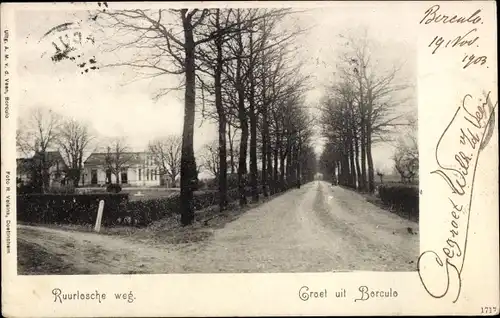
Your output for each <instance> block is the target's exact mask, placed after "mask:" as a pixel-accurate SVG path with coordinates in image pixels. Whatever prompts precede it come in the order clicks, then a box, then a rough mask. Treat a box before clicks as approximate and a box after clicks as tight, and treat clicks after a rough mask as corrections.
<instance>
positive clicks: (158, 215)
mask: <svg viewBox="0 0 500 318" xmlns="http://www.w3.org/2000/svg"><path fill="white" fill-rule="evenodd" d="M237 198H238V191H237V190H230V191H228V201H234V200H236V199H237ZM218 203H219V193H218V192H217V191H195V192H194V200H193V207H194V210H201V209H204V208H208V207H210V206H214V205H217V204H218ZM177 214H180V195H175V196H171V197H168V198H159V199H149V200H138V201H131V202H129V203H128V204H127V216H126V217H125V219H124V220H123V221H124V222H125V223H127V224H132V225H137V226H145V225H148V224H150V223H152V222H154V221H156V220H159V219H162V218H164V217H168V216H173V215H177Z"/></svg>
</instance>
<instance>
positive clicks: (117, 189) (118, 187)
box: [106, 183, 122, 193]
mask: <svg viewBox="0 0 500 318" xmlns="http://www.w3.org/2000/svg"><path fill="white" fill-rule="evenodd" d="M120 191H122V187H121V185H119V184H116V183H111V184H109V185H108V186H107V187H106V192H112V193H119V192H120Z"/></svg>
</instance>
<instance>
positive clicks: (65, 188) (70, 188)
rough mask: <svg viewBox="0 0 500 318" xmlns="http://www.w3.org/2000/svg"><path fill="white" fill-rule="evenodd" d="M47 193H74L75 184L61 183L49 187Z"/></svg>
mask: <svg viewBox="0 0 500 318" xmlns="http://www.w3.org/2000/svg"><path fill="white" fill-rule="evenodd" d="M47 193H51V194H73V193H75V186H74V185H72V184H67V185H62V186H58V187H50V188H49V189H47Z"/></svg>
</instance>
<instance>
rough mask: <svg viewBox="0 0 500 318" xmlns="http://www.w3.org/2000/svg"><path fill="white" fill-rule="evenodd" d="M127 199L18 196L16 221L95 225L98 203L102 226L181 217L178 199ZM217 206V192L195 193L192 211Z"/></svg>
mask: <svg viewBox="0 0 500 318" xmlns="http://www.w3.org/2000/svg"><path fill="white" fill-rule="evenodd" d="M260 192H261V187H259V193H260ZM249 193H250V189H249V188H247V189H246V194H247V196H248V195H249ZM227 195H228V201H229V202H231V201H236V200H238V198H239V192H238V189H232V190H229V191H228V193H227ZM128 196H129V194H128V193H118V194H116V193H81V194H24V195H18V196H17V217H18V220H19V221H21V222H28V223H44V224H95V220H96V217H97V209H98V206H99V201H100V200H104V202H105V204H104V212H103V220H102V224H103V225H104V226H111V225H117V224H124V225H135V226H146V225H148V224H150V223H152V222H154V221H156V220H159V219H162V218H164V217H169V216H173V215H177V214H180V195H174V196H171V197H168V198H158V199H149V200H138V201H130V202H129V201H128ZM218 203H219V193H218V191H215V190H209V191H195V192H194V200H193V208H194V210H195V211H196V210H201V209H204V208H208V207H210V206H214V205H217V204H218Z"/></svg>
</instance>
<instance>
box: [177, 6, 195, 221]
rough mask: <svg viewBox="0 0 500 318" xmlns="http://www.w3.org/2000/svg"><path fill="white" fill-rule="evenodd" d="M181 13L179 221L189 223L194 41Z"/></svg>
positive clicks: (191, 209) (192, 173)
mask: <svg viewBox="0 0 500 318" xmlns="http://www.w3.org/2000/svg"><path fill="white" fill-rule="evenodd" d="M186 12H187V10H186V11H185V12H184V14H183V27H184V40H185V43H184V53H185V60H184V63H185V65H184V66H185V77H186V78H185V82H186V84H185V85H186V87H185V93H184V127H183V131H182V150H181V195H180V202H181V223H182V225H184V226H185V225H189V224H191V223H192V222H193V220H194V207H193V192H194V190H195V187H196V180H197V177H198V176H197V175H196V174H197V171H196V161H195V157H194V150H193V137H194V119H195V105H196V104H195V103H196V71H195V70H196V69H195V42H194V37H193V26H192V24H191V20H190V19H189V18H188V17H187V16H186V14H185V13H186Z"/></svg>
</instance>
